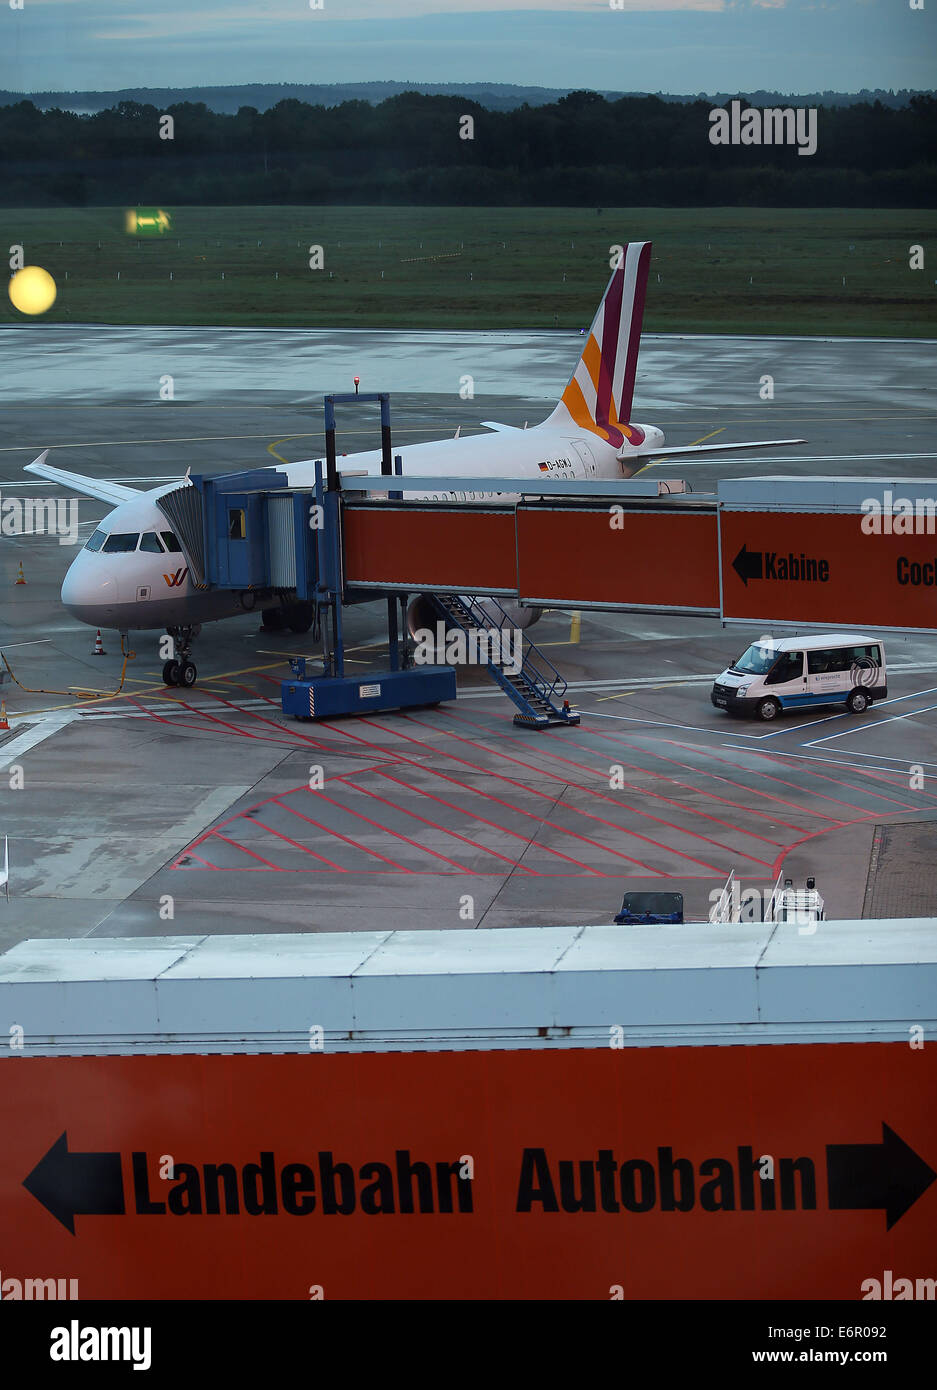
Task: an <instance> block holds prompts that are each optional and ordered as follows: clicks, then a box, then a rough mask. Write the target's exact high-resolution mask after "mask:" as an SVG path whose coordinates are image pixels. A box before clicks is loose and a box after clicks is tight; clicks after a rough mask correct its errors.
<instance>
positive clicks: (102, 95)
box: [0, 82, 935, 115]
mask: <svg viewBox="0 0 937 1390" xmlns="http://www.w3.org/2000/svg"><path fill="white" fill-rule="evenodd" d="M572 90H573V88H570V87H519V86H515V85H513V84H509V83H502V82H465V83H455V82H342V83H335V84H328V85H323V84H318V85H317V84H306V83H298V82H265V83H251V84H248V85H245V86H237V87H124V88H122V89H121V90H120V91H113V92H10V91H0V106H12V105H14V104H15V103H16V102H19V101H24V100H28V101H31V102H33V104H34V105H36V106H38V107H39V108H40V109H41V110H43V111H48V110H52V109H53V108H55V107H58V108H60V109H61V110H63V111H76V112H79V113H82V114H84V113H87V112H94V111H104V110H107V109H108V108H109V107H113V106H116V105H117V103H118V102H120V101H135V102H141V103H143V104H144V105H151V106H158V107H160V108H165V107H167V106H172V105H174V104H176V103H179V102H184V101H193V102H204V103H205V105H206V106H207V107H208V108H209V110H211V111H215V112H217V113H219V114H221V115H234V114H235V113H236V112H237V111H238V110H239V109H240V108H241V107H242V106H252V107H254V108H255V109H256V110H258V111H267V110H269V109H270V108H271V107H272V106H276V104H277V102H280V101H285V100H287V99H288V98H293V99H294V100H297V101H305V102H309V103H311V104H313V105H317V106H340V105H341V103H342V102H344V101H366V102H369V103H370V104H371V105H376V104H377V103H379V102H382V101H386V99H387V98H388V97H392V96H397V95H399V94H400V93H401V92H422V93H423V94H424V95H426V96H464V97H468V98H470V99H471V100H473V101H476V102H478V104H479V105H480V106H484V107H486V108H487V109H488V110H490V111H513V110H515V109H516V108H517V107H519V106H523V105H524V103H525V102H526V103H527V104H528V105H529V106H547V105H549V104H550V103H551V102H555V101H557V100H558V99H559V98H560V97H562V96H566V95H567V94H568V93H569V92H570V91H572ZM934 94H935V93H934V92H930V93H927V95H931V96H933V95H934ZM601 95H602V96H605V97H609V98H612V99H617V98H618V97H622V96H658V97H660V98H661V99H662V100H663V101H673V102H690V101H700V100H704V101H707V100H708V101H711V102H712V103H713V104H714V105H717V106H721V105H724V104H725V102H726V101H728V100H729V99H730V98H731V97H733V96H737V95H739V93H737V92H713V93H707V92H694V93H688V94H674V93H669V92H653V93H649V92H628V93H625V92H602V93H601ZM744 95H745V97H746V98H747V100H748V101H750V102H751V104H752V105H754V106H777V105H792V104H793V105H797V106H853V105H855V104H856V103H857V102H874V101H879V102H881V104H882V105H883V106H887V107H891V108H893V109H899V108H902V107H905V106H907V105H908V102H909V101H910V99H911V97H913V96H919V95H925V93H918V92H911V91H907V90H902V91H900V92H890V91H889V92H886V91H882V90H881V89H876V90H875V91H870V90H869V89H868V88H863V89H862V91H860V92H801V93H796V94H794V93H786V92H766V91H761V90H759V91H746V92H745V93H744Z"/></svg>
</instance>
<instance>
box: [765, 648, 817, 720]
mask: <svg viewBox="0 0 937 1390" xmlns="http://www.w3.org/2000/svg"><path fill="white" fill-rule="evenodd" d="M765 694H766V695H773V696H774V697H775V699H777V700H780V702H781V706H782V708H783V709H793V708H796V707H797V706H798V705H806V704H809V703H810V696H809V695H808V693H807V675H806V671H805V670H804V654H803V652H782V653H781V655H780V656H779V657H778V659H777V661H776V662H775V663H774V665H773V666H772V668H771V670H770V671H769V672H768V674H767V675H766V676H765Z"/></svg>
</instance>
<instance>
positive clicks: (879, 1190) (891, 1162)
mask: <svg viewBox="0 0 937 1390" xmlns="http://www.w3.org/2000/svg"><path fill="white" fill-rule="evenodd" d="M935 1178H937V1173H935V1172H934V1170H933V1168H931V1167H930V1165H929V1164H927V1163H925V1162H924V1160H923V1158H920V1157H919V1156H918V1154H916V1153H915V1152H914V1150H913V1149H912V1148H911V1147H910V1145H908V1144H906V1143H905V1142H904V1140H903V1139H902V1138H901V1137H900V1135H897V1134H896V1133H895V1131H894V1130H893V1129H891V1128H889V1126H888V1125H886V1124H885V1122H884V1121H883V1122H882V1142H881V1144H827V1146H826V1182H827V1189H828V1192H829V1203H830V1211H869V1210H874V1209H875V1208H879V1209H884V1211H885V1214H886V1230H889V1231H890V1230H891V1228H892V1226H894V1224H895V1222H896V1221H900V1220H901V1218H902V1216H904V1214H905V1212H906V1211H907V1210H908V1207H910V1206H913V1204H914V1203H915V1202H916V1201H917V1199H918V1197H920V1196H921V1194H922V1193H924V1192H926V1191H927V1189H928V1188H929V1187H930V1185H931V1183H932V1182H933V1181H934V1179H935Z"/></svg>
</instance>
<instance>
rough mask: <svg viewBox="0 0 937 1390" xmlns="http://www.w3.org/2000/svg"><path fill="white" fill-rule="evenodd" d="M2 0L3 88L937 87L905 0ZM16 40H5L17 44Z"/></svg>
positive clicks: (930, 40) (919, 27) (929, 39)
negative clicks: (312, 2) (144, 0)
mask: <svg viewBox="0 0 937 1390" xmlns="http://www.w3.org/2000/svg"><path fill="white" fill-rule="evenodd" d="M504 3H505V0H450V3H449V5H448V6H447V7H446V9H445V12H442V13H441V12H440V8H441V6H440V0H324V8H323V9H322V10H311V9H310V8H309V5H308V0H160V3H159V5H158V6H144V5H142V4H139V3H138V4H134V5H128V3H127V0H26V4H25V7H24V9H23V10H21V11H10V10H9V8H8V7H7V6H5V5H3V4H2V0H0V87H5V88H10V89H12V90H18V91H49V90H60V89H61V90H71V91H81V90H104V91H108V90H114V89H116V88H121V87H141V86H146V87H154V86H167V87H188V86H194V85H224V84H235V83H237V84H242V83H250V82H312V83H316V82H320V83H329V82H361V81H379V80H382V79H395V80H400V81H436V82H513V83H520V84H523V85H541V86H546V87H564V88H567V87H597V88H599V89H601V90H610V91H664V92H698V91H710V92H712V91H739V90H741V91H744V90H754V89H756V88H765V89H768V90H772V89H773V90H780V91H786V92H806V91H814V90H824V89H837V90H842V91H849V90H855V89H857V88H860V87H920V88H929V87H932V86H933V64H932V61H931V59H930V57H929V54H930V53H931V52H932V51H933V48H934V44H935V42H937V34H935V15H937V4H935V5H932V6H928V8H927V9H926V10H925V11H912V10H911V9H910V7H909V6H907V5H906V4H897V8H896V0H863V4H862V11H861V14H862V23H861V24H857V23H855V15H856V0H848V3H847V0H624V4H625V9H624V10H621V11H613V10H612V9H611V7H610V4H609V3H608V0H507V3H508V4H510V5H511V8H510V9H505V8H504V7H503V6H504ZM11 40H12V41H11Z"/></svg>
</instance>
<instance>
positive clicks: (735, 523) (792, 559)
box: [720, 511, 937, 629]
mask: <svg viewBox="0 0 937 1390" xmlns="http://www.w3.org/2000/svg"><path fill="white" fill-rule="evenodd" d="M862 521H863V517H862V516H861V515H859V514H857V513H849V514H842V513H823V514H819V513H815V512H807V513H802V512H798V513H791V512H788V513H778V512H757V511H751V512H749V511H745V512H742V511H739V512H732V511H723V512H722V513H721V517H720V525H721V537H722V593H723V613H724V616H725V617H727V618H751V619H768V620H770V619H772V618H773V619H775V620H777V621H782V620H785V621H792V622H801V623H806V622H810V623H829V624H830V626H831V627H834V628H835V627H836V626H838V625H841V624H847V625H850V626H866V627H870V628H873V627H893V628H925V629H937V535H927V534H926V532H925V531H924V530H923V528H922V529H921V532H920V533H919V534H912V535H893V534H891V535H889V534H880V535H874V534H866V533H865V532H863V531H862V529H861V523H862Z"/></svg>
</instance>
